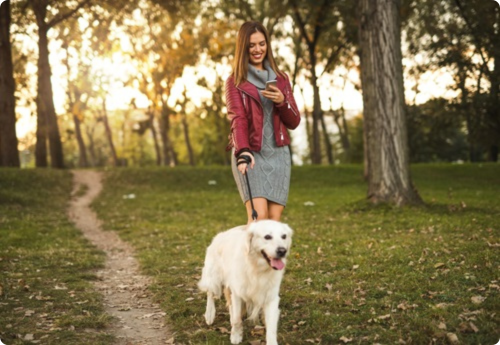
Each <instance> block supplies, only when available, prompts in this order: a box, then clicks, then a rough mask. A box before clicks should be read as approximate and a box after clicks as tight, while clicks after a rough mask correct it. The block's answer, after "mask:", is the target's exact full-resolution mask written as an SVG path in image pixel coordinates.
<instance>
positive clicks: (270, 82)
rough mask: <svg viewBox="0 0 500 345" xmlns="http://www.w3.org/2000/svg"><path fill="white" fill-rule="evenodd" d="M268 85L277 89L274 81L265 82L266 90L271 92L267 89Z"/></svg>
mask: <svg viewBox="0 0 500 345" xmlns="http://www.w3.org/2000/svg"><path fill="white" fill-rule="evenodd" d="M270 85H272V86H274V87H277V81H276V80H270V81H268V82H266V90H267V91H271V88H270V87H269V86H270Z"/></svg>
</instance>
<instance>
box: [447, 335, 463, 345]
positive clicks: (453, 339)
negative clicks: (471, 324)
mask: <svg viewBox="0 0 500 345" xmlns="http://www.w3.org/2000/svg"><path fill="white" fill-rule="evenodd" d="M446 338H448V341H449V342H450V344H453V345H455V344H460V341H459V340H458V337H457V335H456V334H455V333H451V332H450V333H446Z"/></svg>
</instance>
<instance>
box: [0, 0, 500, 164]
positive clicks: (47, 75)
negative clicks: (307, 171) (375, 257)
mask: <svg viewBox="0 0 500 345" xmlns="http://www.w3.org/2000/svg"><path fill="white" fill-rule="evenodd" d="M9 3H10V9H9V13H8V15H9V17H7V15H6V14H5V13H7V11H6V10H5V9H4V8H5V7H6V4H9ZM2 10H3V12H2V30H3V31H2V32H3V34H2V38H3V39H2V40H3V42H2V44H3V47H5V44H6V41H5V39H4V38H5V30H4V29H3V28H5V25H4V24H5V23H6V21H9V24H10V29H9V30H10V35H11V36H10V39H9V41H8V43H9V45H10V50H11V53H12V56H13V59H12V60H13V64H12V66H11V69H12V71H11V72H12V73H11V74H12V75H13V77H14V81H15V97H16V98H15V109H16V111H15V114H16V120H17V126H16V133H15V139H16V140H17V145H15V146H16V147H13V146H14V145H10V147H8V148H7V147H6V146H9V145H8V144H5V143H6V142H8V141H7V140H6V138H8V137H9V136H10V137H12V133H6V130H7V127H8V126H6V125H2V126H0V127H1V129H0V138H2V137H3V138H2V140H1V142H2V143H3V144H0V146H1V145H3V148H2V149H1V150H0V152H2V154H1V155H0V157H2V159H0V161H2V165H12V164H9V162H8V159H7V158H6V157H7V156H8V153H7V154H6V153H5V152H7V151H8V150H10V151H11V152H12V151H13V150H14V149H17V152H16V154H17V155H18V156H19V157H20V162H19V164H20V165H21V166H25V167H33V166H37V167H43V166H53V167H59V168H61V167H88V166H148V165H164V166H176V165H188V164H189V165H213V164H222V165H227V164H229V162H230V154H229V152H226V150H225V148H226V145H227V135H228V133H229V123H228V121H227V119H226V115H227V114H226V108H225V101H224V80H225V79H226V78H227V77H228V76H229V75H230V73H231V64H232V62H233V53H234V46H235V40H236V34H237V30H238V28H239V26H240V25H241V24H242V23H243V22H244V21H246V20H250V19H253V20H258V21H261V22H262V23H264V25H265V26H266V27H267V28H268V30H269V32H270V34H271V37H272V46H273V49H274V51H275V55H276V56H277V57H278V60H279V66H280V67H281V68H282V69H283V70H284V71H285V72H287V73H288V75H289V76H290V79H291V82H292V84H293V86H294V93H295V98H296V99H297V101H298V103H299V106H300V108H301V112H302V117H303V118H304V120H305V121H302V124H301V127H299V129H298V130H297V131H295V132H294V133H293V145H292V151H293V157H294V162H295V163H296V164H311V163H312V164H325V163H326V164H337V163H360V162H363V157H364V156H366V155H364V147H363V142H364V127H363V126H364V124H363V116H362V106H363V104H362V97H361V89H362V86H361V81H360V58H359V56H360V51H361V50H362V49H363V47H361V46H360V40H359V38H358V27H359V21H360V20H359V8H358V2H357V1H347V0H344V1H343V0H325V1H315V0H310V1H296V0H289V1H276V0H267V1H261V0H254V1H250V0H237V1H224V0H205V1H203V0H196V1H179V0H140V1H129V0H120V1H116V0H99V1H97V0H79V1H76V0H72V1H49V0H18V1H6V2H4V3H3V4H2ZM399 15H400V18H401V23H400V25H401V48H402V49H401V50H402V63H403V75H404V85H405V98H406V126H407V131H408V145H409V151H410V162H412V163H417V162H464V161H471V162H477V161H495V162H496V161H497V160H498V146H499V143H500V135H499V133H500V111H499V109H500V106H499V97H500V94H499V84H500V82H499V81H500V45H499V44H495V42H497V43H498V42H500V6H498V5H497V4H496V3H495V2H494V1H488V0H481V1H479V0H477V1H468V2H465V1H461V0H441V1H431V0H422V1H415V0H403V1H402V2H401V5H400V7H399ZM2 50H3V51H4V52H5V51H6V49H2ZM2 54H3V53H2ZM2 68H4V67H3V65H2ZM6 72H7V73H6ZM6 72H5V69H3V71H2V73H1V74H2V78H4V76H5V75H7V74H9V71H8V70H7V71H6ZM5 116H6V113H5V112H3V111H2V112H0V118H1V119H0V120H1V121H3V122H2V123H3V124H5V123H7V122H8V119H5ZM10 142H11V143H12V142H14V141H12V138H11V141H10Z"/></svg>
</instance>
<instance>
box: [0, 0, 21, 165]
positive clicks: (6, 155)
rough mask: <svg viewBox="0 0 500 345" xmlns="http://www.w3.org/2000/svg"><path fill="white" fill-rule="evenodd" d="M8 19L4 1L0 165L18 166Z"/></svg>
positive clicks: (1, 11) (0, 41)
mask: <svg viewBox="0 0 500 345" xmlns="http://www.w3.org/2000/svg"><path fill="white" fill-rule="evenodd" d="M10 20H11V18H10V3H9V1H5V2H4V3H3V4H2V6H1V8H0V166H10V167H20V160H19V151H18V149H17V135H16V109H15V107H16V99H15V96H14V92H15V82H14V67H13V64H12V51H11V43H10Z"/></svg>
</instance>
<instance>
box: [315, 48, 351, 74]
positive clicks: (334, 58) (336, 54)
mask: <svg viewBox="0 0 500 345" xmlns="http://www.w3.org/2000/svg"><path fill="white" fill-rule="evenodd" d="M343 48H345V45H344V44H343V43H342V44H341V45H339V46H338V47H337V50H335V51H332V54H331V55H330V56H329V57H328V60H327V61H326V65H325V69H324V70H323V72H321V74H320V77H321V76H322V75H323V74H325V72H326V71H328V68H329V67H330V65H331V64H332V63H333V62H334V61H335V60H336V58H337V57H338V56H339V54H340V51H341V50H342V49H343Z"/></svg>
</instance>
